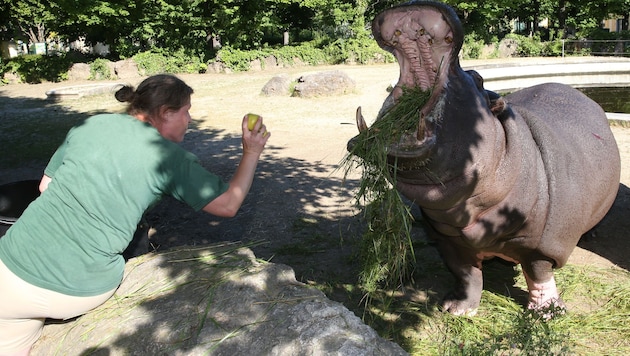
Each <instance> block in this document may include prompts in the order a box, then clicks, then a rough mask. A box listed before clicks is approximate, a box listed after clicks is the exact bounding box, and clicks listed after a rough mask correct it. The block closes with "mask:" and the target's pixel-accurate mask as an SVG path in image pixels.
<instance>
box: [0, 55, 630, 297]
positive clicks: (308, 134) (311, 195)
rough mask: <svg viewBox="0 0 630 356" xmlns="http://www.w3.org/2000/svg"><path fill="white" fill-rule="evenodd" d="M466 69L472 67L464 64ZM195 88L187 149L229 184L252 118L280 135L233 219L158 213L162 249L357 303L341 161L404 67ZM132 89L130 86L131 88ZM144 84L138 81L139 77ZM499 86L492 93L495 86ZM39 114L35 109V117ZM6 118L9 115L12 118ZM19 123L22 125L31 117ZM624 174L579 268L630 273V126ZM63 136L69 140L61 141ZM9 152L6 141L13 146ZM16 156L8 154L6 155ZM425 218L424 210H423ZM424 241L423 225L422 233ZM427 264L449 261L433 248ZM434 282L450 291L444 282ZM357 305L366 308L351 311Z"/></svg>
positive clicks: (81, 104) (12, 88)
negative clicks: (284, 92)
mask: <svg viewBox="0 0 630 356" xmlns="http://www.w3.org/2000/svg"><path fill="white" fill-rule="evenodd" d="M464 65H466V63H464ZM333 69H334V70H342V71H344V72H346V73H347V74H348V75H349V76H350V77H351V78H352V79H354V80H355V81H356V83H357V88H356V90H355V92H354V93H352V94H348V95H343V96H335V97H327V98H314V99H301V98H291V97H264V96H261V95H260V90H261V88H262V87H263V85H264V84H265V83H266V82H267V81H268V80H269V79H271V78H272V77H273V76H274V75H278V74H288V75H289V76H290V77H291V78H292V79H297V78H298V77H299V76H301V75H305V74H310V73H313V72H320V71H325V70H333ZM182 78H183V79H184V80H185V81H186V82H188V83H189V84H190V85H191V86H192V87H193V88H194V90H195V94H194V95H193V101H192V103H193V106H192V109H191V114H192V116H193V120H194V123H193V125H192V127H191V129H190V132H189V133H188V134H187V136H186V138H185V141H184V142H183V146H184V147H185V148H187V149H188V150H190V151H192V152H193V153H195V154H197V155H198V156H199V157H200V159H201V160H202V162H203V164H204V165H205V166H206V167H207V168H208V169H209V170H211V171H213V172H215V173H216V174H218V175H220V176H222V177H223V178H225V179H226V180H227V179H229V178H230V177H231V175H232V173H233V172H234V169H235V167H236V165H237V163H238V159H239V154H240V136H239V129H240V120H241V117H242V115H243V114H245V113H248V112H255V113H258V114H261V115H262V116H263V117H264V122H265V124H266V125H267V128H268V130H269V131H271V133H272V136H271V138H270V140H269V142H268V146H267V148H266V150H265V152H264V154H263V157H262V159H261V162H260V165H259V167H258V172H257V176H256V179H255V182H254V185H253V187H252V191H251V193H250V195H249V196H248V198H247V200H246V202H245V204H244V205H243V207H242V209H241V212H240V213H239V214H238V216H236V217H235V218H232V219H221V218H215V217H212V216H209V215H207V214H204V213H197V212H194V211H192V210H191V209H189V208H188V207H186V206H183V205H182V204H180V203H178V202H176V201H174V200H172V199H165V200H164V201H162V202H161V203H160V204H159V205H158V206H156V207H155V208H154V209H153V210H152V211H151V212H149V213H148V214H147V221H148V224H149V225H150V226H151V227H152V236H151V239H150V242H151V246H150V248H151V249H155V250H157V251H163V250H166V249H168V248H170V247H174V246H179V245H200V244H208V243H215V242H220V241H239V242H242V243H244V244H246V245H248V246H250V248H251V249H252V250H253V251H254V253H255V254H256V256H257V257H258V258H260V259H264V260H269V261H272V262H276V263H284V264H287V265H289V266H291V267H292V268H293V269H294V270H295V271H296V275H297V278H298V280H301V281H303V282H306V283H312V284H318V285H320V286H321V285H324V286H330V289H329V290H327V293H329V296H330V297H331V298H332V299H336V300H339V301H341V302H348V300H347V298H348V295H346V294H345V293H347V292H345V291H344V286H346V285H348V284H353V283H355V282H356V279H357V271H358V269H359V268H360V261H358V259H357V251H358V248H357V242H358V240H359V239H360V231H361V229H362V228H363V222H362V220H361V215H360V212H359V210H357V209H356V208H355V206H354V204H353V194H354V190H353V189H354V188H355V187H356V186H357V172H355V173H352V174H350V175H349V176H348V177H347V179H344V172H342V171H340V170H338V164H339V162H340V161H341V160H342V159H343V157H344V155H345V147H346V142H347V141H348V139H350V138H351V137H353V136H354V135H356V134H357V128H356V125H355V119H354V116H355V110H356V108H357V107H358V106H362V109H363V113H364V115H365V117H366V118H367V119H370V118H374V117H375V116H376V113H377V112H378V109H379V108H380V105H381V104H382V102H383V100H384V99H385V97H386V96H387V92H386V88H387V87H388V85H390V84H391V83H392V82H394V81H395V80H396V79H397V78H398V66H397V65H395V64H390V65H374V66H335V67H316V68H313V67H302V68H285V69H274V70H266V71H262V72H251V73H240V74H203V75H184V76H182ZM121 82H127V81H121ZM129 82H131V83H132V84H136V83H137V82H138V80H137V79H135V80H130V81H129ZM80 84H94V82H86V83H69V82H64V83H44V84H38V85H26V84H14V85H8V86H3V87H0V95H1V96H3V97H10V98H14V99H15V105H16V109H15V110H18V109H19V107H20V104H19V103H20V102H21V100H22V101H23V100H24V99H26V98H38V99H45V92H46V91H47V90H50V89H52V88H59V87H64V86H70V85H80ZM490 89H491V88H490ZM58 105H59V107H60V108H66V109H68V108H69V109H71V110H77V111H85V112H92V111H94V110H104V111H113V110H121V108H122V106H121V105H120V104H119V103H116V102H115V100H113V99H112V98H111V95H103V96H99V97H97V98H83V99H79V100H67V101H64V102H61V103H59V104H58ZM29 109H30V108H26V107H24V110H29ZM5 116H6V115H5ZM15 117H19V110H18V111H17V112H16V115H15ZM613 131H614V134H615V137H616V138H617V141H618V144H619V148H620V152H621V157H622V162H623V168H622V175H621V185H620V191H619V195H618V197H617V200H616V202H615V205H614V206H613V208H612V209H611V212H610V213H609V215H608V216H607V218H606V219H605V220H604V221H603V222H602V223H601V224H600V226H599V227H598V228H597V229H596V230H595V233H594V234H591V236H589V237H588V238H585V239H583V241H581V243H580V247H578V248H577V249H576V250H575V252H574V253H573V255H572V257H571V259H570V261H569V263H573V264H586V265H597V266H602V267H611V266H619V267H621V268H624V269H626V270H627V269H629V268H630V259H628V257H627V256H628V255H629V252H630V239H629V238H628V232H629V231H630V219H628V217H630V188H628V187H629V186H630V165H629V164H630V129H628V128H623V127H621V126H614V127H613ZM55 139H59V138H55ZM2 146H4V145H2ZM4 150H5V148H3V151H4ZM45 163H46V162H45V161H40V162H30V163H28V164H26V165H25V166H23V167H13V168H9V169H7V168H6V167H0V183H3V182H7V181H11V180H17V179H32V178H38V177H40V176H41V172H42V169H43V167H44V165H45ZM414 213H415V214H416V216H417V217H418V218H420V216H419V214H418V213H417V211H416V212H414ZM413 234H414V239H416V241H421V240H423V239H424V233H423V231H422V228H421V227H419V226H418V227H415V228H414V232H413ZM426 246H427V247H426V248H423V251H424V253H423V254H422V257H423V259H422V260H419V261H418V264H422V263H424V262H425V259H431V260H437V259H438V257H437V254H436V252H435V250H434V249H433V247H432V246H431V245H426ZM426 285H428V286H433V287H435V288H438V291H439V290H441V289H442V288H448V287H449V285H450V284H449V283H446V282H444V281H443V280H442V281H440V280H434V281H431V282H427V283H426ZM348 307H349V308H351V309H352V308H354V307H355V306H352V305H349V306H348Z"/></svg>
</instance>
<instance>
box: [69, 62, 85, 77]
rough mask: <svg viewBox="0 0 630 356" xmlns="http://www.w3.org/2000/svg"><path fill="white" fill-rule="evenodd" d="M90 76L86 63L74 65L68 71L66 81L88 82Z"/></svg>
mask: <svg viewBox="0 0 630 356" xmlns="http://www.w3.org/2000/svg"><path fill="white" fill-rule="evenodd" d="M90 76H91V73H90V65H89V64H87V63H74V64H73V65H72V67H70V70H68V80H88V79H90Z"/></svg>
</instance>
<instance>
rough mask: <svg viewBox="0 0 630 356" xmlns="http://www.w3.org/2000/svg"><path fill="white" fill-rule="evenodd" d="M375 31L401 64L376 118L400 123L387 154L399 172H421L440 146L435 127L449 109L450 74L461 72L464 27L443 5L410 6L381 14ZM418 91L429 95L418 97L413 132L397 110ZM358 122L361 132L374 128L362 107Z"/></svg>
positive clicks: (382, 43)
mask: <svg viewBox="0 0 630 356" xmlns="http://www.w3.org/2000/svg"><path fill="white" fill-rule="evenodd" d="M372 32H373V34H374V37H375V39H376V41H377V42H378V44H379V45H380V46H381V47H382V48H383V49H386V50H388V51H390V52H391V53H392V54H393V55H394V56H395V57H396V59H397V60H398V63H399V65H400V77H399V80H398V83H397V84H396V86H395V87H394V89H393V90H392V92H391V94H390V96H389V97H388V98H387V99H386V100H385V102H384V104H383V107H382V108H381V110H380V113H379V115H378V117H377V119H376V120H377V121H378V120H393V121H396V122H397V123H398V124H399V125H400V126H399V128H400V130H399V135H393V136H392V142H391V143H390V145H389V147H388V156H389V157H390V159H391V160H397V162H398V163H397V167H398V169H400V170H406V169H416V168H418V167H421V166H423V165H424V164H425V163H426V162H427V161H428V159H429V156H430V154H431V152H432V149H433V147H434V146H435V144H436V131H435V129H436V126H437V125H438V123H439V122H440V120H441V117H442V112H443V109H444V102H445V99H444V96H445V90H444V88H445V87H446V85H447V82H448V74H449V70H451V69H454V68H457V69H459V62H458V59H457V54H458V52H459V49H460V48H461V44H462V42H463V31H462V29H461V24H460V22H459V21H458V20H457V16H456V15H455V14H454V13H453V10H452V9H451V8H450V7H447V6H444V5H443V4H441V3H435V2H410V3H408V4H405V5H402V6H399V7H395V8H392V9H390V10H387V11H385V12H383V13H381V14H380V15H378V16H377V17H376V18H375V19H374V21H373V23H372ZM418 89H419V90H421V91H423V92H429V93H430V95H429V96H428V97H426V98H424V99H419V100H418V101H417V102H418V107H415V108H413V112H410V115H413V118H412V120H413V126H415V127H413V128H411V127H408V125H409V124H406V123H405V122H404V121H405V119H403V118H402V117H400V110H395V108H396V106H398V105H399V104H400V102H401V101H402V100H403V99H405V101H406V104H405V105H406V107H409V106H410V105H409V100H406V98H403V96H404V95H416V93H418ZM410 93H412V94H410ZM394 113H395V114H394ZM391 116H396V117H391ZM356 119H357V126H358V128H359V131H360V132H364V131H366V130H369V129H368V126H367V124H366V123H365V119H364V118H363V115H362V114H361V108H360V107H359V109H358V110H357V118H356ZM407 121H408V120H407ZM375 126H376V125H373V128H374V127H375ZM355 141H356V138H355V139H353V140H351V141H350V142H349V144H348V146H349V149H350V150H351V149H352V147H353V145H354V142H355Z"/></svg>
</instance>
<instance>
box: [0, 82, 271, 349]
mask: <svg viewBox="0 0 630 356" xmlns="http://www.w3.org/2000/svg"><path fill="white" fill-rule="evenodd" d="M192 93H193V90H192V88H190V87H189V86H188V85H186V83H184V82H183V81H182V80H180V79H178V78H176V77H174V76H171V75H156V76H152V77H149V78H147V79H145V80H144V81H143V82H142V83H141V84H140V85H139V86H138V88H137V89H136V90H134V89H133V88H132V87H130V86H124V87H122V88H121V89H120V90H118V91H117V92H116V99H118V100H119V101H121V102H128V103H129V104H128V107H127V114H102V115H96V116H93V117H91V118H89V119H87V120H86V121H84V122H83V123H81V124H79V125H78V126H76V127H74V128H73V129H72V130H70V131H69V132H68V135H67V136H66V139H65V140H64V142H63V143H62V144H61V146H60V147H59V148H58V149H57V151H56V152H55V154H54V155H53V156H52V158H51V160H50V162H49V163H48V166H47V167H46V169H45V170H44V176H43V178H42V180H41V183H40V191H41V192H42V194H41V195H40V197H39V198H37V199H36V200H35V201H34V202H33V203H32V204H31V205H29V207H28V208H27V209H26V211H24V213H23V214H22V216H21V217H20V218H19V219H18V221H17V222H16V223H15V224H14V225H13V226H12V227H11V228H10V229H9V231H8V232H7V234H6V235H5V236H4V237H3V238H2V239H0V355H7V354H15V355H27V354H28V353H29V352H30V349H31V346H32V345H33V343H35V341H36V340H37V339H38V337H39V335H40V334H41V330H42V328H43V324H44V321H45V318H54V319H68V318H72V317H75V316H78V315H81V314H84V313H85V312H87V311H89V310H91V309H93V308H95V307H97V306H99V305H100V304H102V303H104V302H105V301H106V300H107V299H109V298H110V297H111V296H112V295H113V294H114V292H115V291H116V289H117V288H118V285H119V284H120V282H121V281H122V277H123V271H124V260H123V257H122V252H123V251H124V250H125V248H126V247H127V246H128V245H129V243H130V242H131V238H132V236H133V233H134V231H135V229H136V227H137V224H138V222H139V220H140V218H141V217H142V214H143V213H144V212H145V211H146V210H147V209H148V208H149V207H151V206H152V205H153V204H155V203H156V202H157V201H159V200H160V198H161V197H163V196H165V195H171V196H173V197H175V198H176V199H178V200H181V201H183V202H185V203H187V204H188V205H190V206H191V207H192V208H193V209H195V210H203V211H205V212H207V213H210V214H214V215H217V216H222V217H231V216H234V215H235V214H236V212H237V211H238V210H239V208H240V206H241V204H242V203H243V200H244V199H245V196H246V195H247V193H248V192H249V189H250V187H251V184H252V180H253V178H254V173H255V170H256V166H257V163H258V160H259V158H260V154H261V152H262V151H263V149H264V147H265V144H266V143H267V140H268V139H269V134H268V133H267V131H266V128H265V126H264V125H263V123H262V119H259V120H258V122H257V123H256V125H255V127H254V129H253V130H252V131H250V130H248V129H247V115H246V116H245V117H244V118H243V121H242V130H243V136H242V145H243V155H242V157H241V161H240V164H239V166H238V168H237V170H236V173H235V174H234V176H233V177H232V179H231V180H230V182H229V183H224V182H223V181H221V179H220V178H219V177H217V176H216V175H214V174H212V173H210V172H208V171H207V170H205V169H204V168H203V167H202V166H201V165H200V164H199V162H198V160H197V158H196V157H195V156H194V155H193V154H191V153H189V152H187V151H185V150H183V149H182V148H181V147H180V146H179V145H177V144H176V143H177V142H181V141H182V140H183V138H184V134H185V133H186V129H187V128H188V124H189V123H190V121H191V119H190V114H189V112H188V111H189V110H190V106H191V104H190V96H191V94H192Z"/></svg>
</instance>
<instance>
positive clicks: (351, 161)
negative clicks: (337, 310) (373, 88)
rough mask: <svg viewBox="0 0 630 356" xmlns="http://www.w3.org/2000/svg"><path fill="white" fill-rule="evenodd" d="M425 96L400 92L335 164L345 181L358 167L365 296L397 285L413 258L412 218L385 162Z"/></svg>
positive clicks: (414, 123) (412, 128)
mask: <svg viewBox="0 0 630 356" xmlns="http://www.w3.org/2000/svg"><path fill="white" fill-rule="evenodd" d="M430 96H431V91H430V90H422V89H421V88H420V87H411V88H403V94H402V95H401V97H400V98H399V99H398V101H397V104H396V105H394V106H393V107H391V108H390V109H389V110H388V111H387V112H385V113H384V114H383V115H382V116H381V118H379V119H378V120H376V122H374V123H373V125H372V126H371V127H370V128H369V129H367V130H364V131H362V132H361V133H360V134H359V135H358V136H357V137H355V138H354V139H353V146H352V147H351V148H350V150H349V152H348V154H347V155H346V156H345V157H344V159H343V160H342V162H341V166H342V167H344V169H345V175H346V177H347V176H348V174H349V173H350V171H352V170H354V169H358V168H361V169H362V174H361V183H360V186H359V189H358V191H357V194H356V196H355V199H356V203H357V205H359V206H362V205H364V206H365V208H364V214H365V217H366V220H367V229H366V231H365V233H364V235H363V238H362V244H361V258H362V261H363V267H362V271H361V273H360V276H359V278H360V283H361V286H362V288H363V289H364V290H365V291H366V292H367V294H368V295H371V294H373V293H374V292H376V291H377V289H378V288H379V287H381V286H387V287H398V286H400V285H401V284H402V283H403V281H404V280H405V279H406V278H407V277H408V276H409V275H410V274H411V270H412V267H413V262H414V261H415V256H414V252H413V246H412V241H411V225H412V222H413V217H412V215H411V212H410V209H409V207H408V206H407V204H405V202H404V201H403V200H402V198H401V196H400V195H399V194H398V192H397V191H396V189H395V186H396V171H397V169H396V168H397V161H396V160H393V161H390V160H388V156H387V152H388V148H389V147H390V145H391V144H392V143H395V142H399V141H400V138H401V136H402V135H403V134H405V133H411V132H416V130H417V127H418V122H419V120H420V110H421V109H422V107H423V106H424V104H425V103H426V102H427V101H428V99H429V98H430Z"/></svg>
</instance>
